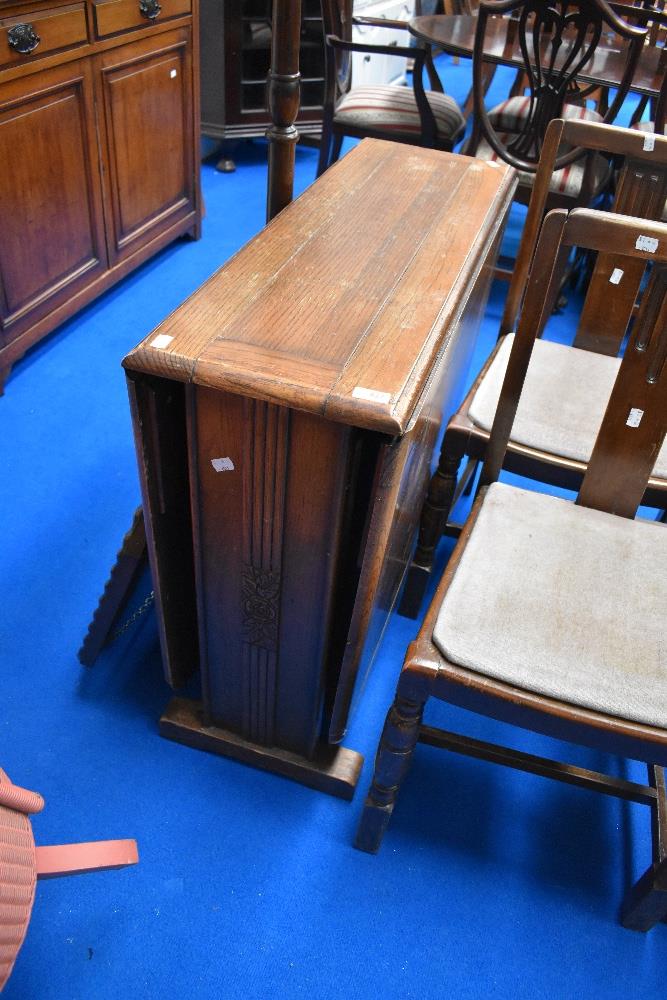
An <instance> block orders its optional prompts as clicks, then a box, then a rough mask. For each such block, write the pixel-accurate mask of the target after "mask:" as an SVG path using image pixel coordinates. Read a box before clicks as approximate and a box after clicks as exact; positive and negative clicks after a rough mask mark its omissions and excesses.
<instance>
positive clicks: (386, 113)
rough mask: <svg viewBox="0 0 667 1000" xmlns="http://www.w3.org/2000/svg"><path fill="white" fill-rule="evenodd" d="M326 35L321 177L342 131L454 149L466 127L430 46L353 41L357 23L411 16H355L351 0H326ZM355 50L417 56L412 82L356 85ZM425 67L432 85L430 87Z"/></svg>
mask: <svg viewBox="0 0 667 1000" xmlns="http://www.w3.org/2000/svg"><path fill="white" fill-rule="evenodd" d="M322 17H323V21H324V31H325V36H326V47H325V48H326V90H325V99H324V112H323V118H322V142H321V145H320V158H319V162H318V167H317V175H318V177H319V175H320V174H322V173H323V172H324V171H325V170H326V168H327V167H328V166H330V164H331V163H333V162H335V161H336V160H337V159H338V156H339V155H340V149H341V144H342V141H343V137H344V136H346V135H349V136H356V137H358V138H364V137H366V136H372V137H374V138H379V139H393V140H394V141H396V142H406V143H412V144H413V145H416V146H430V147H432V148H435V149H445V150H451V149H452V148H453V145H454V143H455V142H456V141H457V140H458V139H459V138H461V136H462V135H463V132H464V130H465V120H464V118H463V114H462V113H461V110H460V108H459V106H458V104H457V103H456V101H455V100H454V99H453V98H452V97H449V96H448V95H447V94H445V93H444V92H443V89H442V84H441V83H440V80H439V79H438V75H437V73H436V71H435V68H434V66H433V60H432V58H431V53H430V51H429V50H428V49H422V48H408V46H407V45H406V46H396V45H386V46H383V45H371V44H361V43H356V42H352V40H351V39H352V34H351V33H352V25H353V24H364V25H372V26H374V27H382V28H387V27H390V28H394V29H395V28H404V29H406V30H407V28H408V24H407V22H402V21H390V20H387V19H384V18H383V19H379V18H369V17H353V16H352V0H322ZM353 52H365V53H368V54H371V55H372V54H375V55H385V56H400V57H402V58H410V59H414V70H413V74H412V80H413V83H412V86H411V87H407V86H406V87H402V86H360V87H354V86H352V78H351V69H352V59H351V54H352V53H353ZM424 68H426V71H427V74H428V77H429V81H430V86H431V89H430V90H425V88H424V83H423V71H424Z"/></svg>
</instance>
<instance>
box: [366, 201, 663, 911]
mask: <svg viewBox="0 0 667 1000" xmlns="http://www.w3.org/2000/svg"><path fill="white" fill-rule="evenodd" d="M644 235H648V236H652V237H654V238H656V239H658V241H659V250H658V253H657V255H656V257H657V260H658V261H659V262H660V264H661V265H662V268H661V269H660V270H659V272H657V273H656V272H654V275H653V278H652V279H651V293H650V295H647V297H645V300H644V305H643V308H642V311H641V312H640V315H639V317H638V321H637V323H636V325H635V328H634V330H633V334H632V336H631V339H630V343H629V345H628V348H627V349H626V352H625V355H624V359H623V363H622V366H621V369H620V372H619V375H618V377H617V380H616V383H615V386H614V389H613V390H612V396H611V399H610V403H609V406H608V408H607V412H606V414H605V418H604V421H603V424H602V427H601V429H600V433H599V435H598V439H597V441H596V445H595V448H594V451H593V455H592V456H591V461H590V463H589V466H588V470H587V472H586V475H585V477H584V480H583V483H582V487H581V490H580V493H579V497H578V499H577V503H578V504H581V505H584V506H590V507H594V508H596V509H599V510H606V511H608V512H610V513H617V514H619V516H622V517H630V518H631V517H634V514H635V512H636V509H637V505H638V503H639V502H640V500H641V498H642V495H643V494H644V492H645V486H646V480H647V478H648V473H649V470H650V468H651V465H652V461H653V459H654V458H655V454H656V452H657V449H659V448H660V445H661V443H662V441H663V440H664V438H665V433H666V432H667V276H666V275H667V268H666V266H665V265H667V226H665V225H662V224H660V223H654V222H648V223H647V222H641V223H640V222H638V221H637V220H633V219H628V218H619V217H618V216H611V215H608V214H605V213H596V212H591V211H587V210H581V209H579V210H575V211H573V212H571V213H570V214H569V217H567V218H566V213H564V212H552V213H551V214H550V215H549V216H548V217H547V220H546V221H545V225H544V228H543V231H542V235H541V237H540V244H539V247H538V251H537V255H536V260H537V259H538V257H539V260H540V267H539V269H538V272H537V274H536V276H535V281H534V284H533V286H532V287H531V289H530V290H529V293H528V296H527V299H526V304H525V307H524V313H523V319H522V323H521V325H520V328H519V332H518V334H517V343H518V344H520V349H518V350H517V351H514V352H513V355H512V362H513V363H512V364H511V368H510V369H508V373H507V377H506V380H505V385H504V386H503V395H502V397H501V401H502V405H499V407H498V412H497V415H496V419H495V421H494V425H493V430H492V434H491V438H490V441H489V443H488V446H487V450H486V456H485V465H484V469H483V472H482V484H483V485H482V488H481V490H480V494H479V495H478V497H477V499H476V501H475V504H474V506H473V510H472V513H471V515H470V518H469V519H468V521H467V523H466V525H465V528H464V530H463V532H462V534H461V536H460V538H459V541H458V543H457V545H456V548H455V550H454V554H453V556H452V558H451V560H450V562H449V564H448V566H447V569H446V571H445V574H444V576H443V578H442V580H441V582H440V585H439V587H438V590H437V592H436V595H435V597H434V599H433V602H432V604H431V607H430V608H429V611H428V612H427V615H426V618H425V620H424V624H423V626H422V628H421V629H420V632H419V634H418V636H417V639H416V640H415V642H413V643H412V644H411V645H410V646H409V648H408V652H407V656H406V660H405V663H404V666H403V670H402V673H401V676H400V679H399V682H398V687H397V693H396V699H395V701H394V703H393V705H392V707H391V709H390V711H389V713H388V715H387V720H386V723H385V728H384V730H383V734H382V737H381V741H380V746H379V748H378V755H377V759H376V764H375V773H374V777H373V782H372V785H371V789H370V791H369V794H368V797H367V799H366V802H365V805H364V811H363V814H362V818H361V822H360V825H359V829H358V833H357V839H356V846H357V847H359V848H360V849H362V850H365V851H370V852H375V851H377V850H378V849H379V846H380V842H381V839H382V836H383V833H384V831H385V829H386V826H387V824H388V822H389V819H390V816H391V813H392V810H393V807H394V803H395V801H396V797H397V794H398V790H399V787H400V784H401V782H402V780H403V778H404V777H405V774H406V772H407V769H408V767H409V764H410V760H411V757H412V753H413V752H414V749H415V747H416V744H417V743H418V742H422V743H428V744H430V745H432V746H437V747H441V748H443V749H448V750H451V751H453V752H456V753H462V754H465V755H468V756H472V757H478V758H481V759H484V760H489V761H493V762H496V763H502V764H505V765H506V766H509V767H512V768H516V769H519V770H523V771H527V772H530V773H533V774H540V775H543V776H545V777H551V778H554V779H556V780H558V781H563V782H566V783H568V784H573V785H578V786H580V787H583V788H588V789H590V790H593V791H598V792H602V793H604V794H607V795H612V796H616V797H619V798H621V799H626V800H630V801H634V802H639V803H642V804H645V805H649V806H650V807H651V809H652V817H653V835H654V836H653V860H652V863H651V864H650V866H649V867H648V869H647V871H646V872H645V874H644V875H643V876H642V877H641V878H640V879H639V880H638V882H637V883H636V884H635V885H634V886H633V887H632V888H631V889H630V892H629V893H628V896H627V899H626V901H625V904H624V906H623V910H622V922H623V924H624V926H626V927H629V928H632V929H635V930H642V931H646V930H648V929H650V927H652V926H653V925H654V924H655V923H656V922H657V921H658V920H662V919H664V918H665V916H667V798H666V795H665V774H664V770H663V768H664V767H665V766H667V729H661V728H658V727H654V726H648V725H643V724H641V723H638V722H633V721H629V720H626V719H621V718H617V717H615V716H610V715H607V714H604V713H602V712H598V711H593V710H590V709H586V708H583V707H580V706H577V705H574V704H571V703H568V702H563V701H559V700H557V699H554V698H550V697H546V696H544V695H540V694H538V693H536V692H534V691H531V690H528V689H524V688H519V687H516V686H513V685H511V684H507V683H504V682H502V681H499V680H495V679H494V678H492V677H489V676H487V675H483V674H479V673H476V672H475V671H473V670H469V669H466V668H464V667H461V666H459V665H457V664H455V663H452V662H450V661H448V660H447V659H446V658H445V657H443V656H442V655H441V654H440V652H439V651H438V649H437V648H436V647H435V646H434V644H433V641H432V634H433V629H434V626H435V622H436V619H437V616H438V613H439V609H440V606H441V604H442V602H443V600H444V597H445V595H446V593H447V590H448V588H449V586H450V584H451V582H452V580H453V578H454V575H455V573H456V569H457V567H458V565H459V562H460V560H461V557H462V555H463V552H464V551H465V547H466V544H467V542H468V540H469V538H470V536H471V534H472V532H473V530H474V526H475V522H476V519H477V517H478V515H479V511H480V509H481V506H482V503H483V499H484V495H485V486H486V485H488V484H489V483H490V482H493V481H494V480H495V479H497V476H498V474H499V472H500V469H501V467H502V466H503V461H504V454H505V450H506V449H507V445H508V442H509V435H510V431H511V426H512V422H513V420H514V416H515V413H516V409H517V405H518V399H519V395H520V391H521V385H522V382H523V378H524V377H525V373H526V370H527V368H528V363H529V360H530V354H531V351H532V347H533V344H534V341H535V330H536V328H537V327H538V325H539V319H540V315H541V312H543V310H544V302H545V300H546V298H547V296H546V294H545V293H546V291H547V289H548V285H549V283H550V282H551V281H553V279H554V268H553V263H554V262H555V258H556V256H557V254H554V255H553V257H552V259H551V261H552V266H551V267H548V266H547V267H545V266H543V260H544V257H545V252H546V250H547V248H549V247H556V246H558V247H560V246H562V245H563V244H565V245H569V246H572V245H584V246H587V247H589V248H590V249H597V250H599V249H602V248H604V247H605V246H608V245H610V244H609V242H608V241H609V240H611V241H612V242H613V245H615V246H617V247H618V248H619V251H620V252H622V253H623V254H624V255H625V256H626V257H627V258H633V259H641V260H643V261H644V263H645V262H646V259H647V258H648V254H647V253H646V252H644V251H641V250H638V249H637V248H636V242H637V238H638V237H639V236H644ZM649 299H650V301H649ZM629 401H632V404H633V405H634V403H635V402H637V401H638V402H639V403H640V405H641V406H642V407H643V408H644V407H645V410H644V416H645V419H646V421H647V424H646V427H645V429H644V431H643V432H642V436H641V439H640V440H639V443H638V444H637V443H636V442H634V441H633V442H632V443H630V441H629V440H628V434H632V433H633V431H632V430H630V431H628V427H627V424H626V420H625V418H626V416H627V412H628V411H627V408H626V407H627V404H628V402H629ZM665 530H667V529H665ZM430 697H435V698H439V699H441V700H444V701H447V702H449V703H451V704H453V705H457V706H459V707H462V708H466V709H468V710H470V711H473V712H477V713H478V714H481V715H486V716H489V717H490V718H493V719H498V720H501V721H503V722H508V723H510V724H512V725H514V726H518V727H520V728H523V729H528V730H531V731H533V732H536V733H542V734H545V735H548V736H553V737H556V738H558V739H561V740H567V741H569V742H572V743H576V744H579V745H582V746H586V747H590V748H593V749H597V750H601V751H604V752H605V753H611V754H618V755H621V756H623V757H627V758H631V759H635V760H639V761H644V762H646V763H647V765H648V768H649V780H648V783H647V784H640V783H637V782H632V781H626V780H623V779H619V778H616V777H612V776H609V775H606V774H601V773H598V772H595V771H591V770H588V769H585V768H581V767H574V766H572V765H568V764H564V763H561V762H559V761H553V760H549V759H546V758H542V757H536V756H533V755H530V754H526V753H522V752H518V751H513V750H509V749H507V748H504V747H499V746H496V745H493V744H489V743H485V742H482V741H479V740H473V739H469V738H467V737H463V736H459V735H457V734H453V733H449V732H444V731H441V730H438V729H435V728H433V727H430V726H425V725H423V723H422V717H423V711H424V706H425V704H426V702H427V700H428V699H429V698H430Z"/></svg>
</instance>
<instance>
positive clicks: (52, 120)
mask: <svg viewBox="0 0 667 1000" xmlns="http://www.w3.org/2000/svg"><path fill="white" fill-rule="evenodd" d="M195 2H196V0H195ZM196 16H197V15H196V9H195V8H192V9H191V0H161V3H157V2H156V0H99V2H97V3H94V2H92V0H87V2H85V3H78V4H71V3H59V2H58V0H50V3H49V5H48V7H47V6H46V5H42V4H38V3H35V2H34V0H33V3H30V4H26V3H18V4H8V3H2V2H1V0H0V163H1V164H2V171H0V391H1V389H2V384H3V381H4V377H6V375H7V374H8V372H9V369H10V366H11V364H12V363H13V362H14V361H15V360H16V359H17V358H19V357H20V356H21V355H22V354H23V353H25V351H26V350H27V349H28V348H29V347H30V346H31V345H32V344H33V343H35V341H36V340H38V339H39V338H40V337H42V336H43V335H44V334H46V333H49V332H50V331H51V330H52V329H53V328H54V327H55V326H57V325H58V323H60V322H62V321H63V320H64V319H66V318H67V317H68V316H70V315H72V313H74V312H75V311H76V310H77V309H79V308H80V307H81V306H82V305H84V304H85V303H86V302H88V301H90V300H91V299H92V298H94V297H95V296H96V295H97V294H99V293H100V292H101V291H103V290H104V289H105V288H107V287H109V285H111V284H113V282H115V281H117V280H118V279H119V278H121V277H122V276H123V275H125V274H126V273H127V272H128V271H129V270H130V269H131V268H133V267H135V266H137V265H138V264H139V263H141V262H142V261H143V260H145V259H146V258H147V257H148V256H150V254H152V253H154V252H155V251H157V250H158V249H160V248H161V247H162V246H164V245H165V244H166V243H168V242H170V241H171V240H173V239H174V238H176V237H177V236H180V235H183V234H185V233H189V234H190V235H192V236H197V235H198V232H199V223H200V210H199V191H198V174H197V162H198V157H197V156H196V152H195V150H196V148H197V146H198V128H197V123H198V120H199V110H198V73H197V71H196V66H197V49H198V35H197V36H196V38H193V19H194V23H196Z"/></svg>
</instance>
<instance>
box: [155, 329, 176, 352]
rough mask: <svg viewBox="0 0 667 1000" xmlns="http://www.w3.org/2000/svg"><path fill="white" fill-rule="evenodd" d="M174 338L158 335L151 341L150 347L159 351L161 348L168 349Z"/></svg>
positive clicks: (164, 334)
mask: <svg viewBox="0 0 667 1000" xmlns="http://www.w3.org/2000/svg"><path fill="white" fill-rule="evenodd" d="M173 339H174V338H173V337H170V336H169V334H168V333H159V334H158V335H157V337H154V338H153V340H151V347H157V348H158V350H160V349H161V348H163V347H168V346H169V344H171V342H172V340H173Z"/></svg>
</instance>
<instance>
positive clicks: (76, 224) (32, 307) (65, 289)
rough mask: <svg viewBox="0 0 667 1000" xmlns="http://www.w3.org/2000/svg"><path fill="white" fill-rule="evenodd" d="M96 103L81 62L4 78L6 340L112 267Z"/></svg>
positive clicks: (0, 139)
mask: <svg viewBox="0 0 667 1000" xmlns="http://www.w3.org/2000/svg"><path fill="white" fill-rule="evenodd" d="M37 80H38V82H37ZM92 107H93V102H92V85H91V78H90V76H89V71H88V68H87V66H85V64H83V63H79V64H77V63H74V64H70V65H69V66H67V67H63V68H62V69H59V70H55V71H53V72H51V73H49V72H47V73H42V74H40V75H39V78H37V77H28V78H27V79H24V80H19V81H16V82H15V83H13V84H7V85H5V86H4V87H0V163H2V166H3V170H2V177H3V178H4V179H0V233H1V234H2V238H1V239H0V325H1V328H2V330H3V333H4V335H5V339H6V340H9V339H12V338H13V337H14V336H17V335H18V334H19V333H20V332H21V331H22V330H23V329H24V328H25V327H26V326H27V325H28V324H29V323H32V322H34V321H35V319H37V318H38V317H39V316H41V315H44V314H45V313H46V312H48V311H49V310H50V309H52V308H55V307H56V306H57V305H58V304H59V302H60V301H61V300H64V299H65V298H66V297H68V296H70V295H71V294H73V293H74V292H75V291H76V290H77V289H78V287H79V286H80V285H82V284H83V283H86V282H88V281H90V280H92V278H93V277H94V276H95V275H97V274H98V273H99V272H100V271H102V269H103V268H104V267H106V251H105V246H104V230H103V223H102V210H101V185H100V174H99V161H98V157H97V153H96V146H95V128H94V122H93V118H92Z"/></svg>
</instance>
